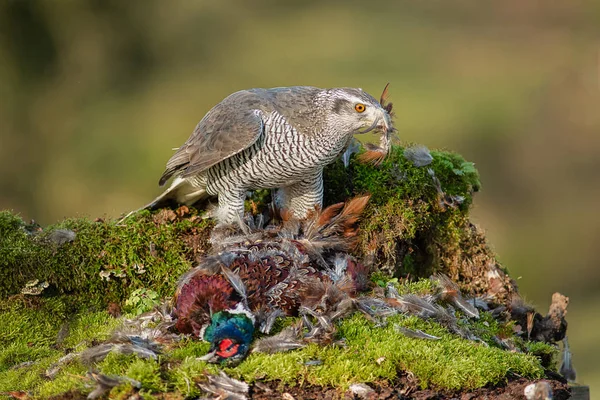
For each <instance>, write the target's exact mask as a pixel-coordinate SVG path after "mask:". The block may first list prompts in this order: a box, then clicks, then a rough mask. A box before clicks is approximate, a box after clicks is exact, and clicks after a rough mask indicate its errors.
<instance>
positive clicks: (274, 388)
mask: <svg viewBox="0 0 600 400" xmlns="http://www.w3.org/2000/svg"><path fill="white" fill-rule="evenodd" d="M553 378H554V377H553ZM545 381H546V382H548V383H549V384H550V386H551V387H552V391H553V395H554V397H553V399H554V400H564V399H568V398H570V396H571V391H570V389H569V386H568V385H567V383H566V381H563V380H562V379H559V378H558V377H556V379H545ZM534 382H537V381H531V380H527V379H525V378H518V379H515V380H513V381H510V382H508V383H507V384H506V385H501V386H495V387H485V388H480V389H476V390H473V391H470V392H463V391H454V392H452V391H448V392H440V391H437V390H434V389H420V388H419V387H418V385H417V384H416V383H415V382H414V381H411V380H410V379H409V377H408V376H406V375H404V376H402V377H401V378H399V379H398V380H397V381H396V382H393V383H382V384H378V385H369V386H370V387H371V388H372V389H373V392H370V393H369V394H367V395H363V397H360V396H359V395H357V394H353V393H352V392H350V391H348V392H346V393H342V394H340V392H339V391H337V390H335V389H333V388H323V387H318V386H302V387H300V386H294V387H290V386H287V385H281V384H280V383H278V382H269V383H258V384H256V385H254V386H252V388H251V396H250V398H251V399H259V400H271V399H286V400H292V399H295V400H312V399H315V400H316V399H322V400H328V399H331V400H334V399H343V400H350V399H353V400H354V399H367V400H387V399H396V400H408V399H415V400H441V399H457V400H479V399H481V400H483V399H485V400H514V399H525V395H524V390H525V387H526V386H527V385H529V384H531V383H534Z"/></svg>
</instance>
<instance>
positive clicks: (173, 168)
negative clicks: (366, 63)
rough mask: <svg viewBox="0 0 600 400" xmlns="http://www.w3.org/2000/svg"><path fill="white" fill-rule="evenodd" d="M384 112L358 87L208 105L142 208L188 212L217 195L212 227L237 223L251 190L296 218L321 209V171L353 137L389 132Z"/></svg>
mask: <svg viewBox="0 0 600 400" xmlns="http://www.w3.org/2000/svg"><path fill="white" fill-rule="evenodd" d="M390 110H391V106H390V107H384V106H383V105H382V104H380V102H378V101H377V100H376V99H374V98H373V97H372V96H370V95H369V94H368V93H365V92H364V91H363V90H362V89H356V88H334V89H319V88H316V87H309V86H294V87H281V88H273V89H249V90H242V91H239V92H236V93H233V94H231V95H230V96H228V97H226V98H225V99H224V100H223V101H221V102H220V103H219V104H217V105H216V106H214V107H213V108H212V109H211V110H210V111H209V112H208V113H207V114H206V115H205V116H204V118H202V120H201V121H200V122H199V123H198V125H197V126H196V128H195V129H194V131H193V132H192V135H191V136H190V137H189V139H188V140H187V141H186V142H185V143H184V144H183V145H182V146H181V147H180V148H179V149H178V150H177V152H176V153H175V154H174V155H173V156H172V157H171V159H170V160H169V161H168V162H167V167H166V170H165V172H164V173H163V175H162V176H161V178H160V181H159V184H160V185H161V186H162V185H164V184H165V182H167V180H169V178H171V177H172V176H175V179H174V180H173V182H172V183H171V186H170V187H169V188H168V189H167V190H166V191H165V192H164V193H162V194H161V195H160V196H158V197H157V198H156V199H155V200H154V201H153V202H152V203H150V204H148V205H147V206H146V207H144V208H157V207H159V206H161V205H163V204H165V203H166V202H169V201H174V202H176V203H179V204H185V205H191V204H193V203H195V202H197V201H199V200H202V199H204V198H207V197H211V196H218V202H219V208H218V212H217V217H218V220H219V221H220V222H222V223H229V222H233V221H236V220H237V219H238V218H239V217H240V216H241V215H242V213H243V211H244V200H245V198H246V193H247V192H248V191H249V190H257V189H274V188H277V189H279V192H278V193H279V196H280V197H281V200H282V202H283V204H282V205H283V208H285V209H287V210H288V211H290V212H291V213H292V214H293V215H294V216H296V217H299V218H302V217H304V216H305V215H306V214H307V212H308V211H310V210H314V208H315V206H318V207H321V206H322V203H323V167H324V166H326V165H327V164H330V163H331V162H333V161H334V160H335V159H336V158H337V157H338V156H340V154H341V153H342V152H343V151H344V149H345V148H346V147H347V146H348V144H349V143H350V141H351V140H352V136H353V135H354V134H356V133H366V132H370V131H373V130H378V131H381V132H382V133H386V134H387V133H389V132H391V131H392V130H393V129H394V128H393V125H392V120H391V116H390V112H389V111H390Z"/></svg>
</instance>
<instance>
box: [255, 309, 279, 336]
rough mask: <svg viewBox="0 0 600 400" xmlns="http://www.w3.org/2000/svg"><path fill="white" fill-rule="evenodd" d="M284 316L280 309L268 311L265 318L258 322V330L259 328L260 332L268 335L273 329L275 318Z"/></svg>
mask: <svg viewBox="0 0 600 400" xmlns="http://www.w3.org/2000/svg"><path fill="white" fill-rule="evenodd" d="M284 316H285V313H284V312H283V310H281V309H280V308H275V309H273V310H270V311H269V312H268V313H267V316H266V318H264V319H263V320H262V321H261V322H260V328H259V330H260V332H261V333H264V334H267V335H268V334H269V333H270V332H271V329H273V324H274V323H275V321H276V320H277V318H279V317H284Z"/></svg>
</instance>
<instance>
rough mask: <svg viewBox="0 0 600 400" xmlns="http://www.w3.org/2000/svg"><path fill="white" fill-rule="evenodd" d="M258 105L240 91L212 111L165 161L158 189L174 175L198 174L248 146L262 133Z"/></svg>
mask: <svg viewBox="0 0 600 400" xmlns="http://www.w3.org/2000/svg"><path fill="white" fill-rule="evenodd" d="M260 103H261V99H260V98H259V96H257V94H256V93H253V92H250V91H241V92H237V93H234V94H232V95H230V96H229V97H227V98H226V99H225V100H223V101H222V102H221V103H219V104H217V105H216V106H215V107H213V109H212V110H210V111H209V112H208V113H207V114H206V115H205V116H204V118H202V121H200V122H199V123H198V125H197V126H196V129H194V132H193V133H192V135H191V136H190V138H189V139H188V140H187V141H186V142H185V143H184V144H183V145H182V146H181V147H180V148H179V150H177V152H176V153H175V154H174V155H173V157H171V159H169V161H168V162H167V168H166V170H165V172H164V173H163V175H162V176H161V178H160V180H159V185H161V186H162V185H164V184H165V182H166V181H167V180H169V178H170V177H171V176H173V174H175V173H181V175H182V176H191V175H194V174H197V173H200V172H202V171H205V170H206V169H208V168H210V167H212V166H213V165H215V164H217V163H219V162H220V161H223V160H225V159H226V158H229V157H231V156H233V155H235V154H237V153H239V152H241V151H243V150H245V149H247V148H248V147H250V146H252V144H253V143H254V142H255V141H256V140H257V139H258V137H259V136H260V135H261V133H262V132H263V129H264V124H263V121H262V117H261V115H262V112H261V111H260V109H259V107H260V105H261V104H260Z"/></svg>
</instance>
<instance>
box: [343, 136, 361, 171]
mask: <svg viewBox="0 0 600 400" xmlns="http://www.w3.org/2000/svg"><path fill="white" fill-rule="evenodd" d="M359 151H360V142H359V141H358V140H356V139H354V138H352V140H350V144H349V145H348V147H347V148H346V150H345V151H344V153H343V154H342V162H343V163H344V167H346V168H348V166H349V165H350V158H351V157H352V154H356V153H358V152H359Z"/></svg>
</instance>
